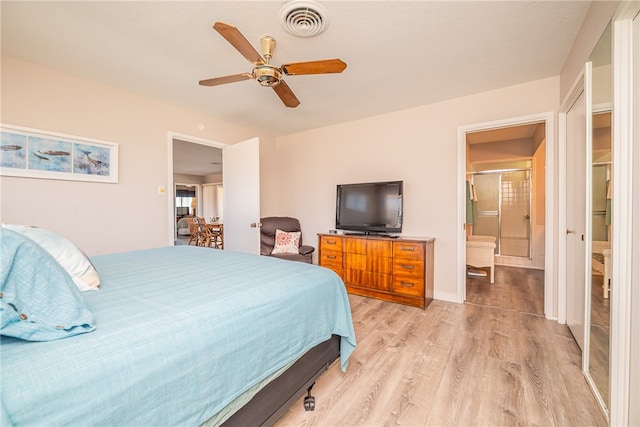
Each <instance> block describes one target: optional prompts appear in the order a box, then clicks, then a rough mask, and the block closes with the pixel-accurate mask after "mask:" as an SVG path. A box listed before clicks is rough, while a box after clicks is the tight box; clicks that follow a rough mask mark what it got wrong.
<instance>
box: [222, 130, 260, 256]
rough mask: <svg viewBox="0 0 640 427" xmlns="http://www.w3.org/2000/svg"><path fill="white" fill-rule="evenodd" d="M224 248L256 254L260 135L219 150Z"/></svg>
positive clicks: (258, 231)
mask: <svg viewBox="0 0 640 427" xmlns="http://www.w3.org/2000/svg"><path fill="white" fill-rule="evenodd" d="M222 159H223V160H222V181H223V184H222V185H223V187H224V196H223V203H224V249H225V250H230V251H235V252H246V253H250V254H256V255H258V254H260V228H259V226H258V225H259V223H260V139H259V138H252V139H249V140H247V141H243V142H239V143H237V144H233V145H229V146H228V147H225V148H224V149H223V150H222Z"/></svg>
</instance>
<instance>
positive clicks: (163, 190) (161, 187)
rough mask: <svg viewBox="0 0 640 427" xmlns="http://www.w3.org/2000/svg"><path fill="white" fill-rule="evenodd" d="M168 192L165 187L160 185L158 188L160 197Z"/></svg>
mask: <svg viewBox="0 0 640 427" xmlns="http://www.w3.org/2000/svg"><path fill="white" fill-rule="evenodd" d="M166 192H167V189H166V188H164V185H159V186H158V195H159V196H164V193H166Z"/></svg>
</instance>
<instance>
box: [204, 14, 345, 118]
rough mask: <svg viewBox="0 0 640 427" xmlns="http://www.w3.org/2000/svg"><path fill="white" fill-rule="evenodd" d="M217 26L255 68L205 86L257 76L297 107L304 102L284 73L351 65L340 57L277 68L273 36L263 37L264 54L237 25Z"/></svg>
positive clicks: (208, 81)
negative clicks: (288, 83)
mask: <svg viewBox="0 0 640 427" xmlns="http://www.w3.org/2000/svg"><path fill="white" fill-rule="evenodd" d="M296 3H298V2H296ZM305 3H309V2H305ZM213 29H214V30H216V31H217V32H218V33H219V34H220V35H221V36H222V37H224V38H225V40H227V41H228V42H229V43H230V44H231V45H232V46H233V47H234V48H235V49H236V50H237V51H238V52H240V54H241V55H242V56H244V57H245V58H246V59H247V61H249V62H250V63H251V64H253V65H254V68H253V70H252V71H251V73H240V74H233V75H230V76H223V77H214V78H212V79H206V80H200V82H199V83H200V85H201V86H218V85H222V84H227V83H235V82H239V81H242V80H249V79H253V80H255V81H257V82H258V84H259V85H260V86H264V87H270V88H273V90H274V91H275V93H276V95H278V97H279V98H280V100H281V101H282V102H283V103H284V105H285V106H287V107H289V108H295V107H297V106H298V105H300V101H299V100H298V98H296V96H295V95H294V93H293V91H292V90H291V88H290V87H289V86H288V85H287V84H286V83H285V82H284V80H283V79H282V77H283V76H285V75H286V76H299V75H305V74H306V75H309V74H330V73H341V72H343V71H344V69H345V68H347V64H345V63H344V62H343V61H342V60H340V59H324V60H320V61H306V62H295V63H291V64H282V65H281V66H280V67H276V66H273V65H271V64H269V61H270V60H271V57H272V56H273V50H274V49H275V47H276V41H275V39H274V38H273V37H270V36H266V37H263V38H262V39H261V40H260V44H261V46H262V56H260V54H259V53H258V51H256V50H255V48H254V47H253V46H252V45H251V43H249V41H248V40H247V39H246V38H245V37H244V36H243V35H242V33H241V32H240V31H239V30H238V29H237V28H236V27H233V26H231V25H229V24H225V23H224V22H216V23H215V24H214V26H213Z"/></svg>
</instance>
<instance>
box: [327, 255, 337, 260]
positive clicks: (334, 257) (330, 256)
mask: <svg viewBox="0 0 640 427" xmlns="http://www.w3.org/2000/svg"><path fill="white" fill-rule="evenodd" d="M327 258H329V259H336V256H335V255H327Z"/></svg>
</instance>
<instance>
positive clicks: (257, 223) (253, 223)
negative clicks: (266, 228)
mask: <svg viewBox="0 0 640 427" xmlns="http://www.w3.org/2000/svg"><path fill="white" fill-rule="evenodd" d="M260 227H262V223H261V222H252V223H251V228H260Z"/></svg>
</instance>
